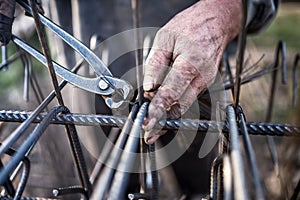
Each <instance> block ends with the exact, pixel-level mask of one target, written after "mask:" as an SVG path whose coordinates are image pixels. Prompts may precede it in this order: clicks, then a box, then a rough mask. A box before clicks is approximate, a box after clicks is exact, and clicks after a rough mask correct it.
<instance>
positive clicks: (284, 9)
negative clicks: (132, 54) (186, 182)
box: [0, 0, 300, 199]
mask: <svg viewBox="0 0 300 200" xmlns="http://www.w3.org/2000/svg"><path fill="white" fill-rule="evenodd" d="M58 4H59V3H57V4H54V3H53V2H51V1H45V2H43V6H44V9H45V14H46V15H47V16H49V17H51V18H52V19H53V20H54V21H56V20H58V19H62V18H61V16H59V15H62V13H61V12H63V14H64V15H66V16H68V14H70V13H69V12H71V10H63V11H62V10H60V9H59V6H58ZM89 6H91V5H89ZM55 8H57V9H55ZM83 14H85V15H86V14H89V13H80V15H83ZM16 15H23V13H22V11H20V10H19V9H18V10H17V11H16ZM80 15H78V17H79V16H80ZM128 15H129V17H131V13H130V14H128ZM94 20H96V19H94ZM56 22H57V23H59V24H61V25H62V26H63V27H66V29H67V30H68V31H69V32H71V33H73V34H74V35H75V36H77V37H78V38H80V39H81V40H82V41H83V42H84V43H86V44H87V43H88V40H89V38H90V36H91V33H88V34H87V32H88V31H89V30H86V29H81V30H78V32H76V28H74V27H76V25H74V24H70V23H69V22H64V21H61V20H60V21H56ZM73 22H76V19H73ZM78 23H83V21H80V20H79V22H78ZM112 23H113V22H112ZM73 26H74V27H73ZM82 26H84V25H82ZM78 27H79V26H78ZM34 30H35V29H34V25H33V23H32V20H31V19H28V17H17V18H16V20H15V24H14V31H13V32H14V34H16V35H18V36H20V37H22V38H24V39H26V41H29V43H30V44H32V45H33V46H35V47H37V48H40V47H39V43H38V40H37V35H36V33H35V31H34ZM85 33H86V34H85ZM279 40H282V41H284V42H285V43H286V48H287V49H286V50H287V51H286V52H287V69H288V71H287V75H288V78H287V81H288V83H287V85H283V84H281V82H280V81H279V80H280V73H278V78H277V80H278V81H277V86H276V93H275V97H274V110H273V114H272V120H271V121H272V122H278V123H287V124H293V125H300V114H299V113H300V98H299V96H300V95H298V98H297V100H296V101H297V102H296V103H297V104H296V106H293V105H292V104H293V103H292V95H293V91H292V87H291V86H292V68H293V64H294V59H295V56H296V54H297V53H300V2H299V0H295V1H283V2H282V4H281V6H280V8H279V10H278V14H277V17H276V19H275V20H274V21H273V22H272V24H271V25H270V26H269V27H268V28H267V29H266V30H264V31H263V32H261V33H259V34H256V35H250V36H249V37H248V40H247V50H246V51H247V53H246V59H248V60H249V62H248V66H251V64H253V63H255V62H257V61H258V60H260V58H262V56H263V58H262V59H261V60H260V61H259V64H258V68H259V67H263V66H265V65H267V64H270V63H274V57H275V49H276V46H277V43H278V41H279ZM49 44H50V46H51V49H52V55H53V57H54V58H56V59H58V60H61V62H62V63H64V64H66V65H67V66H69V67H70V66H73V65H74V64H75V60H76V59H74V58H75V57H76V56H75V55H74V54H72V55H66V56H65V54H64V53H66V52H68V47H62V46H61V45H62V44H60V42H54V39H53V36H52V35H49ZM87 45H88V44H87ZM58 49H59V50H58ZM61 49H63V51H62V50H61ZM15 52H16V47H15V46H14V45H13V44H11V43H10V44H9V45H8V54H9V56H11V55H13V54H14V53H15ZM66 54H68V53H66ZM61 57H64V58H61ZM22 66H23V65H22V62H21V61H20V60H17V61H16V62H14V63H13V64H11V65H10V66H9V67H8V68H7V69H6V70H2V71H1V72H0V109H5V110H9V109H13V110H32V109H34V108H36V107H37V106H38V104H39V102H38V101H37V100H36V99H37V98H36V97H35V95H34V93H33V91H32V88H29V93H27V91H24V68H23V67H22ZM232 66H234V65H232ZM299 71H300V70H298V75H299ZM32 72H34V75H35V76H36V78H37V79H39V80H41V81H39V85H41V93H42V95H43V96H42V97H41V98H43V97H45V96H46V95H47V94H48V93H49V92H50V91H51V90H52V88H51V87H49V86H50V85H49V83H50V79H49V75H48V72H47V70H46V68H45V67H43V66H41V65H40V64H38V63H37V62H36V61H35V60H32ZM299 77H300V76H299ZM270 82H271V74H267V75H265V76H263V77H262V78H259V79H257V80H255V81H253V82H251V83H249V84H247V85H244V86H243V87H242V96H241V104H242V107H243V109H244V112H245V114H246V117H247V121H256V122H264V121H265V118H266V111H267V106H268V101H269V93H270V87H271V86H270ZM297 90H298V94H299V93H300V87H298V89H297ZM24 97H25V98H24ZM27 100H28V101H27ZM54 104H55V102H54ZM17 125H18V124H9V125H7V124H4V123H1V125H0V127H1V131H2V133H1V136H0V138H1V140H2V139H3V138H5V137H6V136H7V135H8V134H9V133H10V132H11V131H12V130H13V129H14V128H15V127H16V126H17ZM43 137H44V136H43ZM251 138H252V140H253V145H254V149H255V151H256V156H257V160H258V165H259V168H260V174H261V176H262V180H263V183H264V186H265V189H266V191H267V192H266V193H267V194H268V199H284V197H285V196H286V194H288V196H291V194H292V193H293V189H294V188H295V186H296V184H297V183H298V181H299V180H300V170H299V169H300V146H299V145H300V140H299V139H298V138H287V137H285V138H281V137H274V139H275V144H276V150H277V152H278V157H279V163H280V173H278V172H277V171H276V168H274V165H273V164H272V159H271V156H270V153H269V149H268V147H267V140H266V138H265V137H262V136H252V137H251ZM43 140H44V142H45V141H47V139H46V138H44V139H43ZM43 140H42V141H43ZM58 146H59V144H53V145H51V144H49V146H48V147H47V148H48V149H50V151H49V152H48V154H51V149H52V150H53V151H57V148H60V147H58ZM40 148H41V149H43V148H44V144H42V142H41V144H40ZM38 151H40V150H38ZM61 151H63V148H61ZM34 155H37V154H34ZM52 156H53V155H52ZM41 157H42V156H37V157H35V159H34V160H35V162H36V163H35V166H36V167H34V168H33V169H36V170H37V171H38V173H39V174H40V175H37V176H36V179H35V178H34V177H31V180H32V181H31V183H30V184H29V189H28V190H29V191H30V190H32V191H34V190H35V188H36V187H40V186H39V184H38V181H37V180H38V179H41V177H43V176H44V175H45V173H44V172H41V171H40V170H39V169H40V167H39V165H40V164H41V162H40V161H39V158H41ZM64 157H65V158H67V157H68V155H64ZM69 157H70V156H69ZM52 159H54V160H57V159H58V157H55V156H54V157H52ZM91 160H92V159H91ZM59 162H60V161H59V159H58V160H57V163H59ZM70 162H71V161H70ZM46 163H48V164H49V165H50V166H52V168H53V169H52V171H51V170H50V171H51V173H55V174H56V176H57V175H58V174H59V173H61V172H59V173H58V172H57V170H56V168H57V166H55V164H53V163H52V161H51V160H49V161H47V162H46ZM46 163H44V164H42V165H43V166H47V165H48V164H46ZM66 169H68V167H66ZM32 173H34V171H32ZM49 173H50V172H49ZM51 173H50V174H51ZM72 173H75V172H72ZM72 173H71V174H70V177H73V174H72ZM278 176H280V177H281V181H280V179H279V178H278ZM32 182H33V183H32ZM67 182H68V179H66V183H65V184H66V185H67ZM51 184H53V185H55V183H51ZM60 184H61V183H60ZM44 189H45V190H46V189H47V188H44ZM40 190H41V192H40V194H44V192H45V190H43V188H40ZM29 194H30V192H29Z"/></svg>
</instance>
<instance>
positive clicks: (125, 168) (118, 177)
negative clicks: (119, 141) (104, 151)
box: [91, 102, 148, 200]
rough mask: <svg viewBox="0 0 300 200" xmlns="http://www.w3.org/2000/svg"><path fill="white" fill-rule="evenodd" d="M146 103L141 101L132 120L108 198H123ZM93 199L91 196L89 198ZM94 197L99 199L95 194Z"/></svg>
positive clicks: (144, 114) (111, 199)
mask: <svg viewBox="0 0 300 200" xmlns="http://www.w3.org/2000/svg"><path fill="white" fill-rule="evenodd" d="M147 108H148V103H147V102H146V103H143V105H142V106H141V107H140V109H139V112H138V114H137V116H136V119H135V120H134V122H133V125H132V128H131V131H130V133H129V136H128V139H127V142H126V144H125V147H124V151H123V154H122V156H121V158H120V162H119V163H118V166H117V168H116V170H117V171H116V173H115V176H114V179H113V182H112V186H111V190H110V192H109V195H108V199H110V200H115V199H123V198H124V196H125V189H126V188H125V187H124V186H125V185H127V184H128V181H129V173H130V171H131V169H132V167H133V165H134V161H135V156H136V154H135V153H136V151H137V149H138V144H139V139H140V134H141V131H142V124H143V121H144V118H145V116H146V113H147ZM91 199H93V198H91ZM94 199H95V200H96V199H99V198H97V197H96V196H95V197H94Z"/></svg>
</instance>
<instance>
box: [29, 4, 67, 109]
mask: <svg viewBox="0 0 300 200" xmlns="http://www.w3.org/2000/svg"><path fill="white" fill-rule="evenodd" d="M29 2H30V6H31V9H32V16H33V18H34V21H35V25H36V30H37V34H38V37H39V40H40V43H41V45H42V50H43V53H44V55H45V58H46V61H47V65H48V69H49V73H50V76H51V79H52V84H53V87H54V90H55V94H56V98H57V100H58V103H59V105H61V106H63V105H64V102H63V98H62V95H61V93H60V89H59V86H58V81H57V78H56V74H55V70H54V67H53V64H52V60H51V56H50V50H49V47H48V44H47V40H46V34H45V30H44V26H43V25H42V23H41V21H40V17H39V12H38V9H37V6H36V2H35V0H30V1H29Z"/></svg>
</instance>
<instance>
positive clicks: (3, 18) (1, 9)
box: [0, 0, 16, 46]
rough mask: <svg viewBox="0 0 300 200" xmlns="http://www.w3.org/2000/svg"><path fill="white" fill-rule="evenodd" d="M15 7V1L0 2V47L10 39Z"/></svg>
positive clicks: (1, 0) (3, 0) (5, 0)
mask: <svg viewBox="0 0 300 200" xmlns="http://www.w3.org/2000/svg"><path fill="white" fill-rule="evenodd" d="M15 5H16V1H15V0H0V46H2V45H6V44H7V43H8V42H9V41H10V39H11V27H12V23H13V21H14V13H15Z"/></svg>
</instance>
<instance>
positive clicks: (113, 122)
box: [0, 110, 300, 148]
mask: <svg viewBox="0 0 300 200" xmlns="http://www.w3.org/2000/svg"><path fill="white" fill-rule="evenodd" d="M32 114H33V113H32V112H26V111H15V110H1V111H0V121H5V122H24V121H26V120H28V119H29V118H30V117H31V115H32ZM45 115H46V114H45V113H43V114H37V117H36V118H35V119H32V121H31V122H33V123H40V122H41V120H42V119H43V118H44V117H45ZM126 119H127V117H115V116H110V115H88V114H61V115H58V116H56V117H54V119H53V120H52V121H51V123H53V124H74V125H80V126H110V127H123V126H124V124H125V121H126ZM31 122H30V123H31ZM158 124H159V126H161V127H163V129H165V130H178V129H181V130H195V129H198V131H199V132H207V131H208V130H210V131H212V132H213V131H218V130H219V129H218V128H219V127H223V131H224V132H226V133H228V125H227V124H226V123H224V122H216V121H205V120H193V119H183V120H180V119H179V120H167V121H160V122H159V123H158ZM246 126H247V129H248V132H249V134H251V135H263V136H266V135H270V136H294V137H300V127H298V126H293V125H289V124H278V123H261V122H246ZM1 148H2V146H1Z"/></svg>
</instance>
